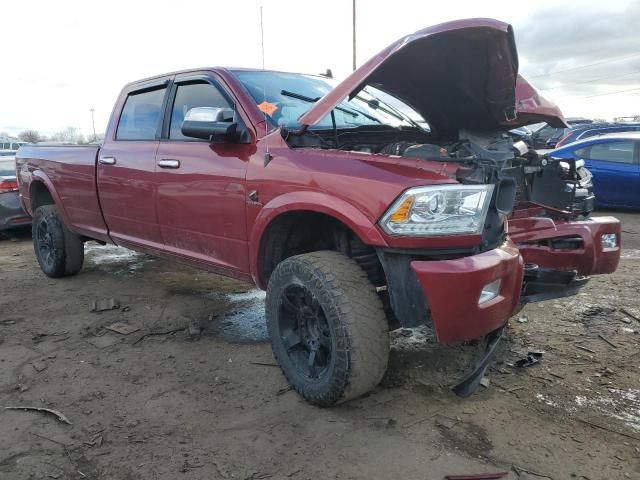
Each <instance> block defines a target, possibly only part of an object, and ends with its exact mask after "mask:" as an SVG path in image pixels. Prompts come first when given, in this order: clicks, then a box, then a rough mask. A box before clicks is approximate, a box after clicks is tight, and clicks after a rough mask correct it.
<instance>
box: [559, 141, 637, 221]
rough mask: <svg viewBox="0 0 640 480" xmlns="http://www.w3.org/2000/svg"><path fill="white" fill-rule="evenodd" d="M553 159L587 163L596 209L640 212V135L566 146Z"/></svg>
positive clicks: (579, 142)
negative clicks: (623, 209)
mask: <svg viewBox="0 0 640 480" xmlns="http://www.w3.org/2000/svg"><path fill="white" fill-rule="evenodd" d="M549 156H550V157H552V158H557V159H575V160H578V161H579V160H583V161H584V162H585V166H586V167H587V169H588V170H589V171H590V172H591V174H592V175H593V188H594V192H595V196H596V205H598V206H601V207H616V208H633V209H640V163H639V161H640V132H624V133H611V134H608V135H601V136H598V137H591V138H588V139H585V140H580V141H578V142H574V143H570V144H568V145H564V146H562V147H560V148H558V149H556V150H553V151H552V152H550V153H549Z"/></svg>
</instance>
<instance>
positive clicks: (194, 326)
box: [188, 319, 202, 337]
mask: <svg viewBox="0 0 640 480" xmlns="http://www.w3.org/2000/svg"><path fill="white" fill-rule="evenodd" d="M188 329H189V335H190V336H192V337H197V336H199V335H200V333H201V332H202V327H201V326H200V322H199V321H198V320H196V319H191V320H190V321H189V327H188Z"/></svg>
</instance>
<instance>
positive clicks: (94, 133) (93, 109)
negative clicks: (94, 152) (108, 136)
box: [89, 108, 97, 142]
mask: <svg viewBox="0 0 640 480" xmlns="http://www.w3.org/2000/svg"><path fill="white" fill-rule="evenodd" d="M89 111H90V112H91V126H92V127H93V141H94V142H95V141H96V138H97V137H96V121H95V119H94V117H93V112H94V111H95V108H90V109H89Z"/></svg>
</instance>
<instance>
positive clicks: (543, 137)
mask: <svg viewBox="0 0 640 480" xmlns="http://www.w3.org/2000/svg"><path fill="white" fill-rule="evenodd" d="M566 123H567V125H565V126H563V127H555V126H553V125H548V124H543V125H542V126H541V127H540V128H537V129H535V130H534V131H533V133H532V135H531V141H532V144H533V148H535V149H538V150H541V149H548V148H553V146H555V144H556V142H557V141H558V140H560V139H561V138H562V137H564V136H565V135H566V134H567V131H568V130H569V129H570V128H573V127H580V126H582V125H589V124H592V123H594V121H593V120H591V119H589V118H582V117H573V118H567V119H566Z"/></svg>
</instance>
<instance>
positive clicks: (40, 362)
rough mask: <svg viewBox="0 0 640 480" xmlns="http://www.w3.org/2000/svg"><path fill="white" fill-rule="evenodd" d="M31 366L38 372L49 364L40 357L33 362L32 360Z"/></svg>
mask: <svg viewBox="0 0 640 480" xmlns="http://www.w3.org/2000/svg"><path fill="white" fill-rule="evenodd" d="M31 366H32V367H33V369H34V370H35V371H36V372H38V373H40V372H42V371H44V370H46V369H47V367H48V366H49V365H47V362H46V361H44V360H42V359H38V360H34V361H33V362H31Z"/></svg>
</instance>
